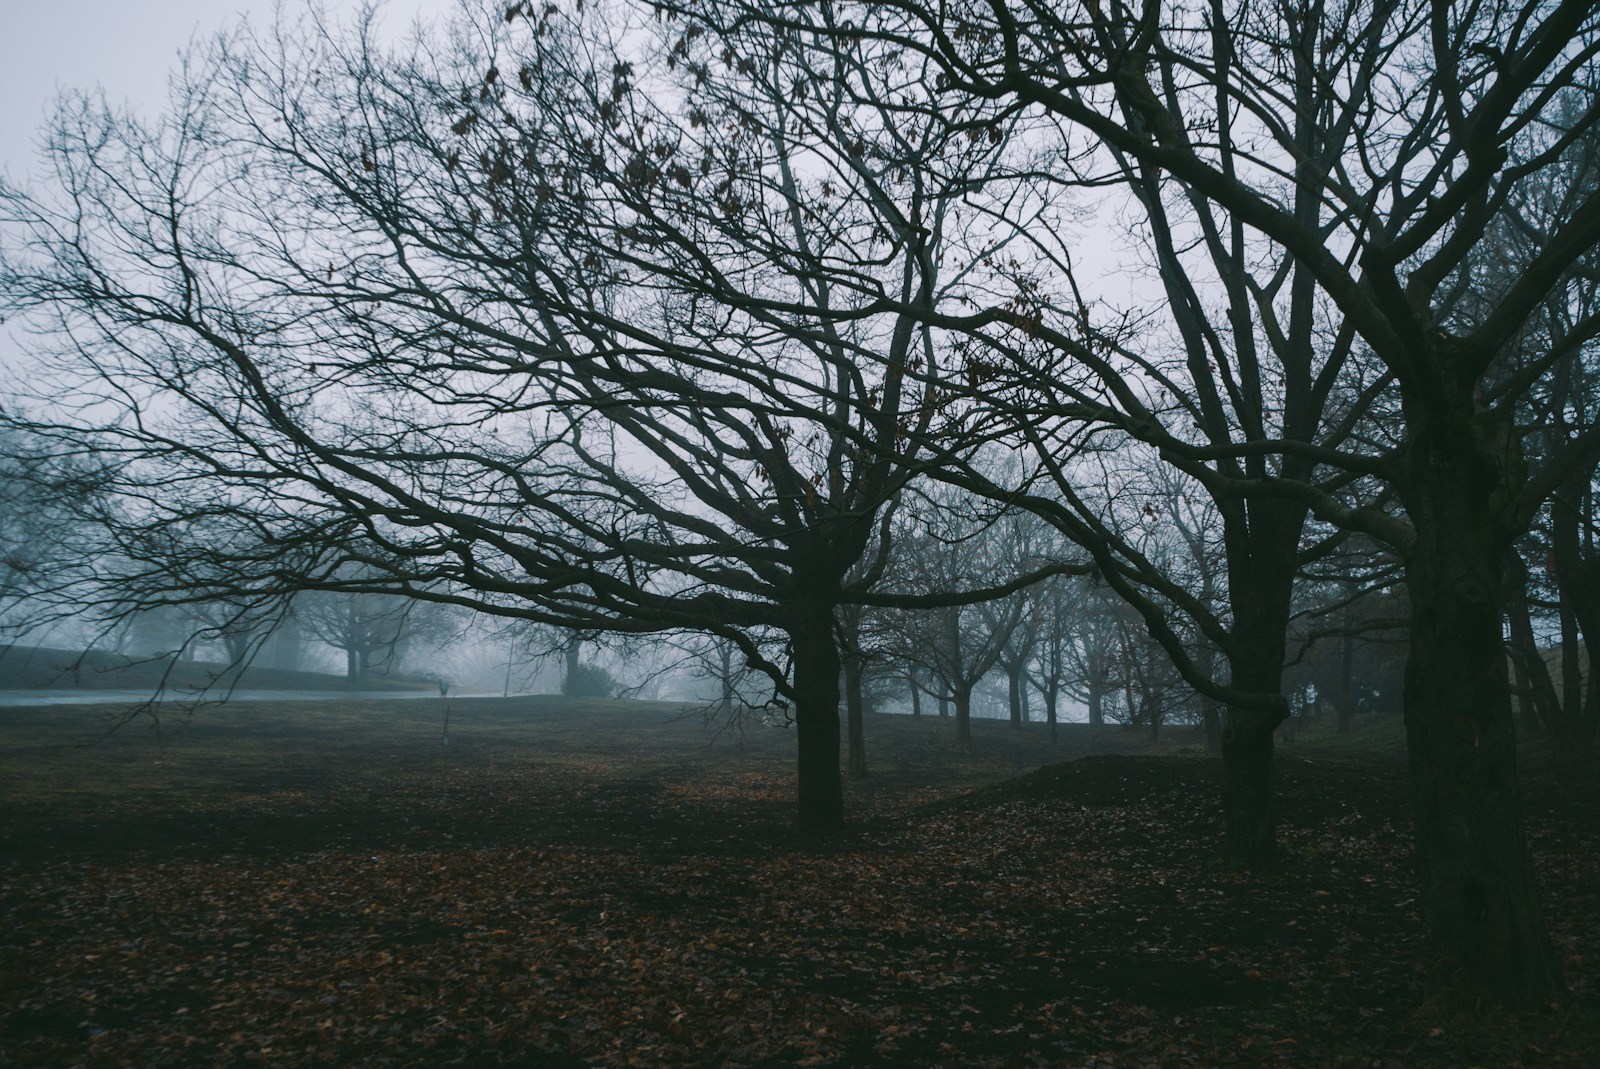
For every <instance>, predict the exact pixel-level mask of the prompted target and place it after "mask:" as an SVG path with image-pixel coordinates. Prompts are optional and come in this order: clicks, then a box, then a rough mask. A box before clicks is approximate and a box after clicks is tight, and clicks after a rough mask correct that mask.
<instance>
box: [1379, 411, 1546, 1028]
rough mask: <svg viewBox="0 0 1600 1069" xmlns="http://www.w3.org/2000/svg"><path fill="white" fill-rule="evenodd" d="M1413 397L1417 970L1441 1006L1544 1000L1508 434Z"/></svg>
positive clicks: (1408, 685)
mask: <svg viewBox="0 0 1600 1069" xmlns="http://www.w3.org/2000/svg"><path fill="white" fill-rule="evenodd" d="M1408 400H1409V401H1412V402H1416V401H1417V400H1419V398H1416V397H1411V398H1408ZM1418 407H1420V406H1414V405H1408V411H1407V417H1408V418H1407V424H1408V429H1409V430H1410V432H1411V433H1410V443H1409V445H1408V450H1407V470H1406V473H1405V479H1404V482H1403V484H1402V487H1401V490H1402V496H1403V499H1404V502H1405V505H1406V511H1407V513H1408V514H1409V515H1410V517H1411V521H1412V524H1413V526H1414V528H1415V530H1416V540H1415V543H1414V544H1413V545H1412V547H1411V549H1410V552H1409V553H1408V554H1407V558H1406V583H1407V591H1408V593H1409V595H1410V598H1411V607H1412V617H1411V652H1410V659H1409V660H1408V662H1407V664H1406V677H1405V720H1406V738H1407V743H1408V745H1409V748H1410V757H1411V778H1412V808H1413V819H1414V822H1415V827H1416V838H1417V853H1418V857H1419V861H1420V862H1421V864H1420V870H1421V881H1422V910H1423V915H1424V920H1425V922H1426V924H1427V928H1428V938H1429V950H1428V962H1427V964H1428V979H1429V984H1430V988H1431V990H1432V993H1433V995H1434V997H1435V999H1436V1000H1437V1001H1439V1002H1440V1003H1441V1004H1445V1005H1449V1006H1462V1007H1468V1006H1473V1007H1475V1006H1479V1005H1482V1004H1484V1003H1492V1004H1499V1005H1512V1006H1527V1007H1536V1006H1545V1005H1548V1004H1549V1002H1550V1000H1551V998H1552V997H1553V996H1554V995H1555V994H1556V992H1557V991H1558V990H1559V989H1560V988H1561V986H1562V985H1561V981H1560V978H1559V975H1558V973H1557V968H1556V962H1555V957H1554V954H1553V953H1552V951H1551V947H1550V941H1549V937H1548V935H1547V934H1546V931H1545V925H1544V918H1543V915H1542V913H1541V910H1540V906H1539V896H1538V891H1537V887H1536V884H1535V881H1534V874H1533V866H1532V863H1531V861H1530V859H1529V857H1528V849H1527V843H1526V841H1525V839H1524V835H1523V826H1522V799H1521V796H1520V792H1519V789H1518V782H1517V758H1516V733H1515V731H1514V729H1513V720H1512V714H1511V696H1510V686H1509V681H1508V679H1507V674H1506V657H1505V646H1504V643H1503V641H1502V637H1501V626H1502V615H1501V596H1502V590H1503V585H1502V584H1503V580H1504V576H1503V569H1504V567H1505V561H1506V554H1507V553H1508V552H1509V550H1510V547H1511V540H1512V537H1513V536H1514V534H1515V529H1514V527H1513V525H1512V524H1511V523H1510V522H1509V518H1508V516H1507V514H1508V511H1509V507H1508V502H1509V500H1510V494H1509V493H1508V491H1509V490H1514V489H1515V487H1517V486H1519V485H1520V482H1521V479H1522V478H1523V477H1524V476H1523V472H1522V469H1521V464H1520V458H1519V457H1518V456H1517V452H1516V450H1517V441H1516V438H1515V437H1514V435H1512V434H1511V433H1509V430H1508V428H1506V427H1505V425H1504V423H1503V421H1501V420H1499V419H1496V418H1495V417H1494V416H1492V415H1490V414H1489V413H1487V412H1484V411H1482V410H1479V411H1477V412H1474V411H1473V405H1472V402H1471V400H1470V399H1467V400H1463V401H1462V402H1461V403H1459V404H1457V405H1456V406H1454V407H1453V408H1447V409H1441V408H1439V407H1435V406H1430V407H1429V408H1427V409H1425V410H1423V411H1422V412H1420V413H1419V412H1418V410H1417V409H1418ZM1463 413H1465V415H1463ZM1419 414H1420V416H1421V418H1419Z"/></svg>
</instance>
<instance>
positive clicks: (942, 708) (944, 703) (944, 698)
mask: <svg viewBox="0 0 1600 1069" xmlns="http://www.w3.org/2000/svg"><path fill="white" fill-rule="evenodd" d="M949 717H950V696H949V695H948V694H941V695H939V719H940V720H947V719H949Z"/></svg>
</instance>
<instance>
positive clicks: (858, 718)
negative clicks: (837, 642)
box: [844, 654, 867, 776]
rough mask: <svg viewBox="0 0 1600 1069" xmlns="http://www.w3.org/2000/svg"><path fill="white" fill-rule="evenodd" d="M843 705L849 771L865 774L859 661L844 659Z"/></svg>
mask: <svg viewBox="0 0 1600 1069" xmlns="http://www.w3.org/2000/svg"><path fill="white" fill-rule="evenodd" d="M844 704H845V712H846V723H847V724H848V726H849V743H848V746H847V750H848V752H849V766H848V767H849V769H850V775H852V776H865V775H866V774H867V735H866V727H865V724H864V720H865V717H864V715H863V708H862V702H861V659H860V658H859V657H856V656H854V655H851V654H846V655H845V657H844Z"/></svg>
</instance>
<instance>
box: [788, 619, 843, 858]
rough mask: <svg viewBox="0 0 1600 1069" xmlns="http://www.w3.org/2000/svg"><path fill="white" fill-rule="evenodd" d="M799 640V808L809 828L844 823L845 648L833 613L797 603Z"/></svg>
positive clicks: (796, 690) (796, 660)
mask: <svg viewBox="0 0 1600 1069" xmlns="http://www.w3.org/2000/svg"><path fill="white" fill-rule="evenodd" d="M794 619H795V623H794V625H793V629H792V630H791V631H790V637H791V639H792V640H793V642H794V697H795V714H794V719H795V729H796V732H797V733H798V735H799V740H798V741H799V744H800V756H799V771H798V776H797V779H798V784H799V810H798V813H797V819H798V822H799V825H800V827H801V828H803V829H805V830H806V831H822V832H827V831H834V830H836V829H838V828H840V827H842V826H843V825H844V779H843V777H842V776H841V775H840V773H839V668H840V665H839V650H838V648H837V647H836V646H835V645H834V638H833V619H832V613H831V611H830V610H829V609H828V608H827V607H824V608H823V609H821V610H820V611H818V610H817V609H815V608H811V609H810V611H806V609H804V608H800V607H797V609H796V611H795V613H794Z"/></svg>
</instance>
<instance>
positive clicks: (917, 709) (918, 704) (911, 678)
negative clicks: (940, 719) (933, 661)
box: [906, 672, 922, 720]
mask: <svg viewBox="0 0 1600 1069" xmlns="http://www.w3.org/2000/svg"><path fill="white" fill-rule="evenodd" d="M906 683H907V684H909V685H910V687H911V718H912V719H913V720H921V719H922V688H921V687H919V686H917V674H916V673H915V672H911V673H910V674H908V675H907V676H906Z"/></svg>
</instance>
